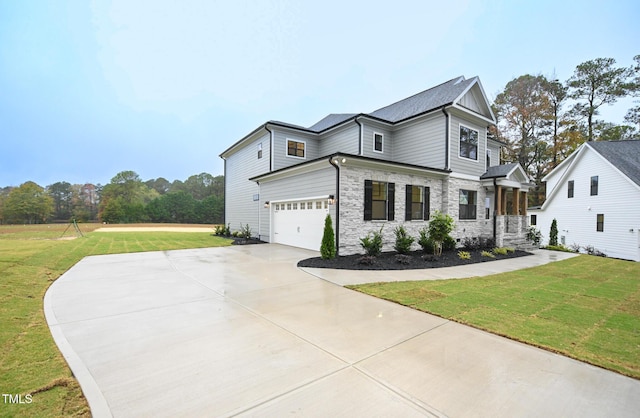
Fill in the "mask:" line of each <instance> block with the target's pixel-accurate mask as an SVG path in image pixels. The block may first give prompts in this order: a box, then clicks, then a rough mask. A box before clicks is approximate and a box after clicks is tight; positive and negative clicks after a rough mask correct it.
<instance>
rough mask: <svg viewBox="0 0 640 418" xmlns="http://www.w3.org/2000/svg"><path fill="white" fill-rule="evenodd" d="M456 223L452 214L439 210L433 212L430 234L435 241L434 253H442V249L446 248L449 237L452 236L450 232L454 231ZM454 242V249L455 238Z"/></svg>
mask: <svg viewBox="0 0 640 418" xmlns="http://www.w3.org/2000/svg"><path fill="white" fill-rule="evenodd" d="M454 225H455V224H454V222H453V218H452V217H451V216H449V215H445V214H443V213H441V212H440V211H437V210H436V211H434V212H433V214H432V215H431V220H430V221H429V236H430V237H431V239H433V242H434V243H435V248H434V254H436V255H442V250H443V249H445V250H446V245H447V238H451V236H450V235H449V233H450V232H451V231H453V227H454ZM453 242H454V245H453V249H455V247H456V246H455V240H454V241H453Z"/></svg>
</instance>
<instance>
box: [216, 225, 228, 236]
mask: <svg viewBox="0 0 640 418" xmlns="http://www.w3.org/2000/svg"><path fill="white" fill-rule="evenodd" d="M226 229H227V228H226V227H225V226H224V225H216V229H215V230H214V232H213V233H214V234H215V235H216V236H218V237H221V236H224V233H225V231H226Z"/></svg>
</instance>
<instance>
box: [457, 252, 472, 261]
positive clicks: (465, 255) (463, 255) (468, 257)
mask: <svg viewBox="0 0 640 418" xmlns="http://www.w3.org/2000/svg"><path fill="white" fill-rule="evenodd" d="M458 258H460V260H471V253H470V252H468V251H458Z"/></svg>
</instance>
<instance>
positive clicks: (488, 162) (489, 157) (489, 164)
mask: <svg viewBox="0 0 640 418" xmlns="http://www.w3.org/2000/svg"><path fill="white" fill-rule="evenodd" d="M489 167H491V150H490V149H488V150H487V166H486V167H485V168H486V169H489Z"/></svg>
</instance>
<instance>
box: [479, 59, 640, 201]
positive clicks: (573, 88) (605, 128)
mask: <svg viewBox="0 0 640 418" xmlns="http://www.w3.org/2000/svg"><path fill="white" fill-rule="evenodd" d="M623 97H640V55H636V56H635V57H634V64H633V65H631V66H630V67H624V66H617V65H616V61H615V60H614V59H613V58H596V59H593V60H589V61H586V62H583V63H582V64H579V65H578V66H577V67H576V68H575V71H574V73H573V75H572V76H571V77H570V78H569V79H567V80H565V81H564V82H561V81H559V80H558V79H557V78H556V77H555V75H553V76H551V77H547V76H544V75H540V74H538V75H531V74H525V75H522V76H520V77H517V78H514V79H513V80H511V81H509V82H508V83H507V84H506V86H505V88H504V90H503V91H502V92H501V93H500V94H498V96H497V97H496V100H495V101H494V103H493V106H492V109H493V112H494V114H495V116H496V119H497V122H498V123H497V125H496V126H494V127H492V128H491V130H490V133H491V134H493V135H494V137H496V138H497V139H498V140H500V141H502V142H504V143H505V144H506V145H507V146H506V147H505V148H504V154H503V155H502V160H503V161H504V162H519V163H520V164H521V165H522V167H523V168H524V169H525V170H526V171H527V173H528V174H529V176H530V177H531V178H532V179H533V181H534V182H535V184H536V187H535V188H534V189H533V190H532V192H531V193H529V204H530V205H531V206H536V205H541V204H542V203H543V202H544V198H545V185H544V183H543V182H542V178H543V177H544V176H545V175H547V174H548V173H549V172H550V171H551V170H552V169H553V168H554V167H556V166H557V165H558V164H560V163H561V162H562V161H563V160H564V159H565V158H566V157H567V156H569V155H570V154H571V153H572V152H573V151H574V150H575V149H576V148H577V147H578V146H579V145H580V144H582V143H584V142H585V141H611V140H638V139H640V105H635V106H634V107H632V108H631V109H629V110H628V112H627V114H626V115H625V118H624V122H625V123H623V124H620V125H617V124H613V123H611V122H607V121H604V120H601V119H599V118H598V116H599V114H600V110H601V109H602V107H603V106H605V105H611V104H613V103H615V102H617V101H618V100H619V99H621V98H623ZM636 103H638V102H637V101H636Z"/></svg>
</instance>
